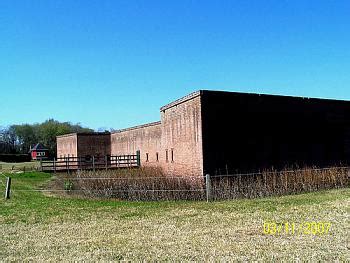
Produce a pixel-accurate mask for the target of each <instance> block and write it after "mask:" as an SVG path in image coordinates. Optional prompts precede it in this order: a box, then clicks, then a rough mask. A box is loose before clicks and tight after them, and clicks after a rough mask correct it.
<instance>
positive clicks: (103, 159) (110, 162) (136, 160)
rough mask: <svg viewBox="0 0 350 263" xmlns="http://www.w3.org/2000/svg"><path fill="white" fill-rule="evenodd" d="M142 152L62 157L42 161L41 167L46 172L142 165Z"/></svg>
mask: <svg viewBox="0 0 350 263" xmlns="http://www.w3.org/2000/svg"><path fill="white" fill-rule="evenodd" d="M140 166H141V161H140V152H139V151H137V152H136V154H128V155H107V156H92V157H90V158H86V157H71V156H70V157H62V158H57V159H54V160H50V161H41V162H40V168H41V171H44V172H57V171H59V172H61V171H74V170H97V169H106V170H107V169H113V168H128V167H130V168H131V167H140Z"/></svg>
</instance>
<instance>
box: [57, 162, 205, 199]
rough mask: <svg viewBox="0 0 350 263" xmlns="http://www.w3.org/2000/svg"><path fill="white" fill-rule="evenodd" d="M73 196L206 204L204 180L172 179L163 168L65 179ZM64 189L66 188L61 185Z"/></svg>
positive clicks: (112, 171) (74, 175) (89, 173)
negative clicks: (165, 173)
mask: <svg viewBox="0 0 350 263" xmlns="http://www.w3.org/2000/svg"><path fill="white" fill-rule="evenodd" d="M65 182H66V184H67V182H69V183H70V184H71V186H72V190H73V191H71V192H72V193H75V194H80V195H84V196H89V197H102V198H117V199H122V200H133V201H154V200H203V199H204V197H205V191H204V188H205V185H204V180H203V178H202V177H193V176H192V177H171V176H166V175H164V174H163V172H162V170H161V169H159V168H149V167H144V168H138V169H119V170H106V171H104V170H99V171H95V172H93V171H81V172H78V173H75V174H72V175H71V176H70V177H69V179H65ZM61 185H62V184H61Z"/></svg>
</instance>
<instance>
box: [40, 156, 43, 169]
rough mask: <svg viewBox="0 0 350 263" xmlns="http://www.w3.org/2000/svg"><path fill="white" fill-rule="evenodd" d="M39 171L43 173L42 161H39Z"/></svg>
mask: <svg viewBox="0 0 350 263" xmlns="http://www.w3.org/2000/svg"><path fill="white" fill-rule="evenodd" d="M40 171H41V172H42V171H43V160H42V159H40Z"/></svg>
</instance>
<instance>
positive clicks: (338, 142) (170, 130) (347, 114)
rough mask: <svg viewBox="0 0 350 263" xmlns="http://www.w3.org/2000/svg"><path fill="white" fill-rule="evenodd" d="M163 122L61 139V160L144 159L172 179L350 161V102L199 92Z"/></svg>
mask: <svg viewBox="0 0 350 263" xmlns="http://www.w3.org/2000/svg"><path fill="white" fill-rule="evenodd" d="M160 119H161V120H160V121H159V122H154V123H149V124H145V125H140V126H136V127H132V128H127V129H123V130H119V131H116V132H113V133H112V134H109V133H90V134H86V133H82V134H80V133H78V134H69V135H63V136H59V137H57V156H58V157H60V156H64V155H66V156H67V155H68V154H70V156H72V155H74V156H86V155H98V154H100V155H108V154H110V155H123V154H135V153H136V151H137V150H140V153H141V165H142V166H157V167H161V168H162V169H163V170H164V172H165V173H166V174H169V175H180V176H186V175H187V176H189V175H203V174H205V173H210V174H223V173H239V172H252V171H258V170H261V169H270V168H271V167H274V168H276V169H283V168H285V167H288V166H289V167H291V166H293V165H299V166H312V165H316V166H318V167H325V166H330V165H334V164H339V163H342V164H347V163H348V161H349V160H350V102H348V101H336V100H324V99H309V98H299V97H288V96H273V95H261V94H245V93H235V92H221V91H197V92H194V93H191V94H189V95H187V96H185V97H183V98H180V99H178V100H176V101H173V102H171V103H169V104H167V105H165V106H163V107H161V108H160Z"/></svg>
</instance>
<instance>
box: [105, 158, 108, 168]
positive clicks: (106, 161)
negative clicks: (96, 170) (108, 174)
mask: <svg viewBox="0 0 350 263" xmlns="http://www.w3.org/2000/svg"><path fill="white" fill-rule="evenodd" d="M105 164H106V171H107V169H108V158H107V155H106V156H105Z"/></svg>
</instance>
